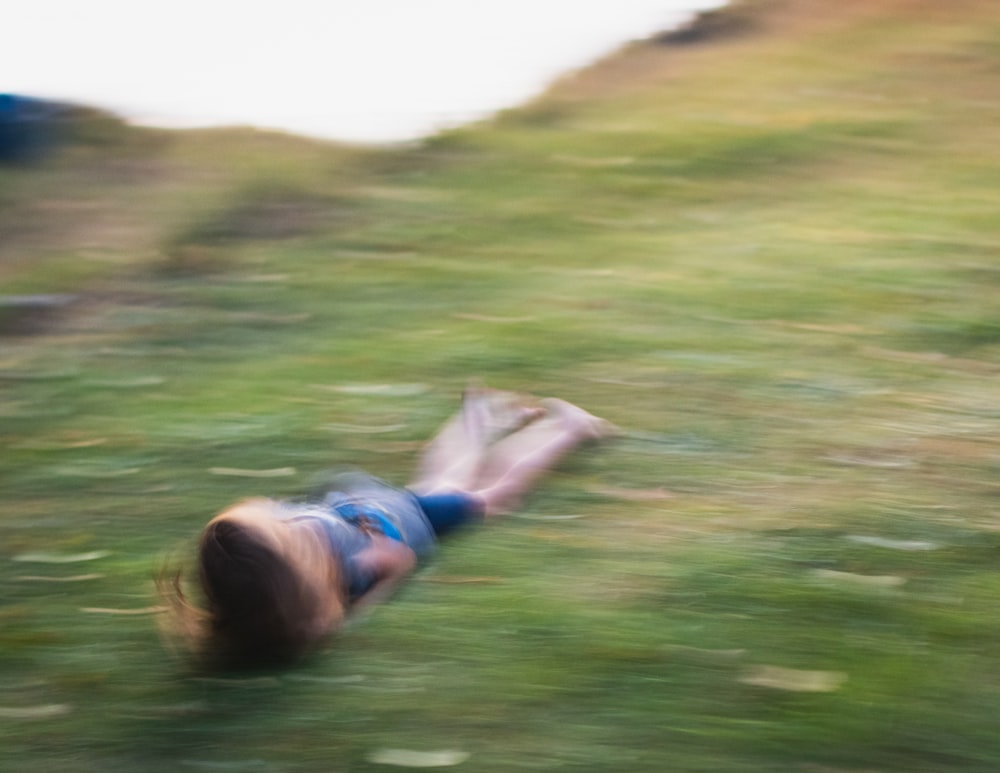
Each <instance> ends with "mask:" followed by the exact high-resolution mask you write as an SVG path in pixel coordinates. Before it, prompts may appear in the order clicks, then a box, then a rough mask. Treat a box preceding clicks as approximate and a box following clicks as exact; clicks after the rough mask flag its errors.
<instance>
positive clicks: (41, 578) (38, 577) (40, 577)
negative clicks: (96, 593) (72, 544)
mask: <svg viewBox="0 0 1000 773" xmlns="http://www.w3.org/2000/svg"><path fill="white" fill-rule="evenodd" d="M101 577H104V575H103V574H74V575H71V576H70V577H50V576H48V575H44V574H22V575H18V576H17V577H15V578H14V579H15V580H22V581H24V582H83V581H84V580H97V579H100V578H101Z"/></svg>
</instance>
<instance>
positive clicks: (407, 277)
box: [0, 0, 1000, 773]
mask: <svg viewBox="0 0 1000 773" xmlns="http://www.w3.org/2000/svg"><path fill="white" fill-rule="evenodd" d="M998 94H1000V14H998V13H997V10H996V8H995V6H994V4H993V3H991V2H989V1H988V0H981V1H980V2H976V1H975V0H950V2H948V3H941V2H930V1H929V0H836V1H834V0H825V1H824V0H748V1H747V2H743V3H739V4H737V5H736V6H735V7H733V8H730V9H729V10H726V11H723V12H719V13H714V14H712V15H710V16H709V17H707V19H706V20H704V21H702V23H701V24H700V26H698V27H696V28H695V29H694V30H693V31H688V32H686V33H685V34H682V35H676V34H675V35H673V36H665V37H664V39H663V40H652V41H648V42H643V43H638V44H635V45H632V46H629V47H627V48H626V49H624V50H623V51H621V52H620V53H619V54H617V55H616V56H614V57H612V58H610V59H608V60H606V61H604V62H601V63H599V64H598V65H596V66H595V67H593V68H591V69H589V70H587V71H584V72H581V73H579V74H577V75H575V76H573V77H567V78H566V79H565V80H564V81H562V82H560V83H558V84H556V85H555V86H554V87H553V89H552V90H551V91H550V92H549V93H547V94H546V95H545V96H544V97H542V98H540V99H538V100H537V101H535V102H533V103H531V104H529V105H526V106H524V107H522V108H520V109H517V110H511V111H507V112H504V113H502V114H501V115H499V116H497V118H496V119H495V120H493V121H490V122H487V123H483V124H480V125H475V126H471V127H466V128H463V129H459V130H454V131H449V132H447V133H444V134H442V135H439V136H436V137H434V138H432V139H429V140H427V141H425V142H422V143H419V144H415V145H413V146H406V147H400V148H391V149H378V148H360V147H349V146H336V145H329V144H324V143H318V142H310V141H307V140H303V139H299V138H294V137H286V136H280V135H272V134H264V133H253V132H250V131H245V130H227V131H205V132H185V133H166V132H157V131H152V130H139V129H134V128H128V127H125V126H122V125H120V124H118V123H117V122H116V121H114V120H112V119H109V118H107V117H101V116H97V115H94V116H91V117H89V118H88V119H87V120H85V121H82V122H81V123H80V125H79V126H78V129H77V132H76V134H75V135H74V137H73V138H72V140H71V141H69V142H68V143H67V144H66V145H65V146H64V147H63V148H62V149H61V150H60V152H59V153H57V154H55V155H53V156H51V157H49V158H48V159H46V160H45V161H44V162H43V163H41V164H37V165H32V166H26V167H4V168H2V169H0V233H2V234H3V236H2V238H0V288H2V294H3V295H4V296H12V295H28V294H39V293H46V294H61V295H67V296H70V299H69V300H68V302H67V303H66V304H65V305H64V306H61V307H60V308H59V309H58V310H57V311H54V312H53V313H51V314H49V315H48V316H45V317H40V318H33V319H23V318H22V317H21V315H19V314H18V313H17V312H16V310H11V309H10V308H3V307H0V330H3V331H4V334H3V335H0V438H2V441H3V465H2V468H0V481H2V484H0V485H2V489H3V492H4V500H5V505H4V507H3V509H2V511H0V588H2V590H0V769H3V770H11V771H14V770H37V771H60V772H61V771H65V772H66V773H73V772H75V771H160V770H162V771H177V770H241V771H242V770H247V771H254V770H266V771H363V770H384V769H390V768H391V767H398V766H418V765H432V766H450V765H456V766H458V769H464V770H475V771H514V770H550V769H564V770H579V771H665V770H670V771H770V770H781V771H803V772H804V773H847V772H848V771H850V772H851V773H858V772H860V771H865V772H866V773H867V772H869V771H904V770H905V771H958V770H961V771H995V770H997V768H998V767H1000V735H998V734H997V732H996V719H995V715H994V712H1000V655H998V650H997V646H996V645H997V641H998V638H1000V615H998V614H997V612H998V610H997V607H998V599H1000V560H998V559H1000V481H998V476H997V472H998V466H1000V450H998V445H997V437H998V433H1000V401H998V399H997V398H998V394H1000V390H998V384H997V377H998V373H1000V359H998V354H1000V311H998V306H997V297H998V290H1000V220H998V218H997V214H996V212H997V189H998V186H1000V144H998V143H997V141H996V139H997V136H998V130H1000V99H998ZM470 377H480V378H482V379H483V380H484V381H486V382H487V383H490V384H493V385H495V386H498V387H502V388H507V389H515V390H524V391H534V392H537V393H540V394H557V395H560V396H563V397H566V398H568V399H570V400H572V401H574V402H577V403H580V404H582V405H584V406H585V407H587V408H588V409H589V410H591V411H593V412H595V413H597V414H599V415H601V416H604V417H606V418H608V419H610V420H611V421H613V422H614V423H616V424H617V425H618V426H619V427H621V428H622V429H623V434H622V436H621V437H619V438H617V439H615V440H614V441H611V442H609V443H606V444H604V445H602V446H599V447H595V448H592V449H589V450H587V451H586V452H584V453H582V454H580V455H578V456H576V457H574V458H573V459H572V460H570V461H569V462H568V463H567V464H565V465H564V466H562V467H561V468H560V469H559V471H558V472H557V474H556V475H554V476H553V478H552V479H551V481H550V482H549V483H548V485H546V486H545V487H544V488H543V489H542V490H541V491H539V493H538V494H537V496H535V497H533V498H532V499H531V500H530V501H529V502H528V503H527V506H526V507H525V509H524V511H523V512H522V513H521V514H519V515H518V516H516V517H512V518H509V519H506V520H504V521H502V522H499V523H496V524H491V525H490V526H489V527H488V528H485V529H482V530H479V531H476V532H472V533H467V534H465V535H462V536H460V537H458V538H456V539H453V540H451V541H450V542H449V543H448V544H446V545H445V546H444V547H443V549H442V550H441V552H440V555H439V556H438V558H436V559H435V560H434V561H433V563H431V564H430V565H429V566H428V567H426V568H425V569H424V570H423V571H421V572H420V573H419V574H418V575H417V576H416V577H415V578H414V580H413V581H412V582H411V583H410V584H409V585H408V586H407V587H406V588H405V589H404V590H403V591H402V592H401V593H400V594H399V595H398V597H397V598H396V599H395V600H394V601H393V602H392V603H391V604H389V605H387V606H385V607H382V608H380V609H377V610H376V611H375V612H374V613H373V614H371V615H370V616H368V617H367V618H365V619H363V620H359V621H357V622H356V623H355V624H353V625H352V626H350V627H349V628H348V630H346V631H345V632H344V633H343V634H342V635H341V636H340V637H339V638H338V639H337V640H336V642H335V643H334V644H333V646H332V649H331V651H330V652H329V653H326V654H324V655H322V656H320V657H317V658H315V659H313V660H311V661H310V662H308V663H306V664H304V665H303V666H302V667H299V668H296V669H293V670H289V671H284V672H279V673H274V674H266V675H261V676H255V677H248V678H222V677H220V678H217V679H215V678H205V677H198V676H194V675H192V674H191V673H190V672H189V671H188V670H186V669H185V667H184V664H183V663H182V662H180V661H178V660H175V659H174V658H173V657H171V656H170V655H169V654H168V653H167V652H166V651H165V650H164V649H163V647H162V646H161V644H160V642H159V639H158V637H157V634H156V626H155V619H154V618H155V611H156V606H157V604H158V603H159V601H158V599H157V598H156V596H155V594H154V592H153V583H152V577H153V576H154V574H155V573H156V572H157V570H158V569H159V568H160V567H161V566H162V565H163V563H164V562H165V561H167V560H170V559H171V557H173V558H174V560H176V557H177V556H182V555H184V551H185V550H188V549H190V547H191V545H192V540H193V538H194V536H195V535H196V533H197V531H198V529H199V528H200V527H201V525H202V524H203V523H204V521H205V520H207V518H208V517H209V516H210V515H211V514H212V513H214V512H215V511H217V510H219V509H220V508H222V507H223V506H225V505H226V504H227V503H229V502H230V501H231V500H233V499H235V498H238V497H241V496H246V495H254V494H267V495H274V496H291V495H295V494H298V493H300V492H302V491H305V490H307V489H309V488H310V486H311V485H313V484H314V483H315V481H316V480H318V479H319V477H321V476H322V475H323V473H324V472H325V471H326V470H328V469H329V468H331V467H335V466H338V465H345V464H350V465H357V466H361V467H364V468H367V469H369V470H371V471H372V472H375V473H377V474H379V475H381V476H383V477H385V478H387V479H389V480H392V481H394V482H397V483H404V482H405V481H406V478H407V475H408V473H409V471H410V469H411V468H412V465H413V462H414V460H415V457H416V453H417V450H418V449H419V447H420V443H421V441H422V440H423V439H425V438H426V437H428V436H429V435H430V434H431V433H432V432H433V431H434V429H435V428H436V427H437V426H438V425H439V424H440V423H441V422H442V421H443V420H444V419H445V418H446V416H447V415H448V414H449V412H450V411H451V410H452V409H453V408H454V406H455V404H456V401H457V398H458V395H459V394H460V392H461V389H462V387H463V386H464V384H465V383H466V381H467V380H468V379H469V378H470Z"/></svg>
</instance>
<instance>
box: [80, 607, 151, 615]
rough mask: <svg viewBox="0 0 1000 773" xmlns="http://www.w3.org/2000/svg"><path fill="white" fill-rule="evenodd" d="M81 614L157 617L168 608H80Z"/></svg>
mask: <svg viewBox="0 0 1000 773" xmlns="http://www.w3.org/2000/svg"><path fill="white" fill-rule="evenodd" d="M80 611H81V612H87V613H89V614H93V615H155V614H156V613H158V612H166V611H167V607H161V606H156V607H139V608H138V609H115V608H112V607H80Z"/></svg>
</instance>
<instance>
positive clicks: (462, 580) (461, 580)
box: [420, 575, 503, 585]
mask: <svg viewBox="0 0 1000 773" xmlns="http://www.w3.org/2000/svg"><path fill="white" fill-rule="evenodd" d="M420 580H421V581H423V582H437V583H442V584H447V585H466V584H469V585H472V584H475V583H494V582H503V577H456V576H447V575H444V576H442V575H435V576H430V577H421V578H420Z"/></svg>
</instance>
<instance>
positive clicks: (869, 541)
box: [847, 534, 940, 550]
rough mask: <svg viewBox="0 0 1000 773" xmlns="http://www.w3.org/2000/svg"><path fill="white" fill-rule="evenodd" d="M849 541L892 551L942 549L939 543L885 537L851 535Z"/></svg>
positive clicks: (848, 536) (848, 537)
mask: <svg viewBox="0 0 1000 773" xmlns="http://www.w3.org/2000/svg"><path fill="white" fill-rule="evenodd" d="M847 539H849V540H850V541H851V542H857V543H859V544H861V545H873V546H874V547H877V548H889V549H890V550H937V549H938V547H940V546H939V545H938V544H937V543H934V542H926V541H923V540H905V539H886V538H885V537H869V536H867V535H864V534H849V535H847Z"/></svg>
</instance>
